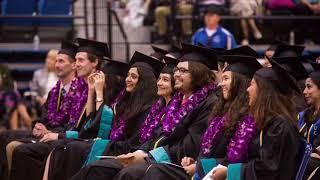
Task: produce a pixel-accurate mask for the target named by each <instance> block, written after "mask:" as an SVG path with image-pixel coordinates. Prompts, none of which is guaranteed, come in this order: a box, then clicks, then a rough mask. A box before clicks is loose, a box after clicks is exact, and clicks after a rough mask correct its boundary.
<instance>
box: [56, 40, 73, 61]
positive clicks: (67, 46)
mask: <svg viewBox="0 0 320 180" xmlns="http://www.w3.org/2000/svg"><path fill="white" fill-rule="evenodd" d="M77 50H78V46H77V45H76V44H73V43H71V42H69V41H66V40H62V42H61V49H60V51H59V52H58V54H66V55H68V56H70V57H71V58H73V59H74V58H75V56H76V54H77Z"/></svg>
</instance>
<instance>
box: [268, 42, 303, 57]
mask: <svg viewBox="0 0 320 180" xmlns="http://www.w3.org/2000/svg"><path fill="white" fill-rule="evenodd" d="M304 48H305V47H304V46H291V45H286V44H282V45H279V46H277V48H276V50H275V51H274V55H273V57H300V56H301V55H302V52H303V50H304Z"/></svg>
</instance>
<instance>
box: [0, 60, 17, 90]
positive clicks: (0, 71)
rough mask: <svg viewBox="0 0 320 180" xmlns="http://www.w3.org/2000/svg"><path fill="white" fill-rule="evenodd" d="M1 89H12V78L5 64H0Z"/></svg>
mask: <svg viewBox="0 0 320 180" xmlns="http://www.w3.org/2000/svg"><path fill="white" fill-rule="evenodd" d="M0 76H1V77H0V78H1V85H0V90H1V91H12V90H13V89H14V85H13V79H12V77H11V74H10V71H9V69H8V67H7V66H5V65H2V64H0Z"/></svg>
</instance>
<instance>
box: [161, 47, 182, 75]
mask: <svg viewBox="0 0 320 180" xmlns="http://www.w3.org/2000/svg"><path fill="white" fill-rule="evenodd" d="M181 56H182V54H181V53H179V52H176V53H169V54H167V55H165V56H164V57H163V59H164V62H165V66H164V67H163V69H162V71H161V72H162V73H172V74H173V69H174V68H175V67H176V66H177V64H178V63H179V58H180V57H181Z"/></svg>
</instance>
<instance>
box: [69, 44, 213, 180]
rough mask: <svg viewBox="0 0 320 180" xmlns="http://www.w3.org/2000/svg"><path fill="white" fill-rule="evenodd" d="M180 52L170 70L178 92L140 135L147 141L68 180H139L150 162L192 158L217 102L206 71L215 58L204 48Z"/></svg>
mask: <svg viewBox="0 0 320 180" xmlns="http://www.w3.org/2000/svg"><path fill="white" fill-rule="evenodd" d="M182 49H183V51H185V54H184V55H183V56H182V57H181V58H180V59H179V60H180V62H179V64H178V65H177V67H176V68H175V71H174V72H175V73H174V79H175V86H174V88H175V89H176V90H177V91H178V92H177V93H176V94H175V95H174V96H173V98H172V99H171V102H170V103H169V105H168V110H167V111H166V112H165V115H164V117H163V119H162V121H161V124H160V126H156V127H155V125H153V127H155V128H154V130H153V131H152V133H150V134H148V133H142V134H146V135H144V136H146V137H147V138H146V139H145V140H143V141H142V142H143V144H142V145H141V146H140V147H137V148H136V151H134V152H132V153H128V154H126V155H121V156H118V159H106V160H100V161H96V162H94V163H92V164H91V165H89V166H86V167H84V168H82V169H81V171H80V172H78V173H77V174H76V175H75V176H73V177H72V179H108V178H109V179H112V178H115V179H131V178H133V179H141V178H142V176H143V174H144V172H145V171H146V169H147V168H148V166H149V165H150V164H151V162H156V161H157V162H163V161H166V162H172V163H177V161H179V159H181V158H182V157H184V156H190V157H194V158H196V156H197V155H198V153H199V149H200V148H199V147H200V142H201V140H200V139H201V134H202V133H203V132H204V130H205V129H206V127H207V119H208V116H209V114H210V112H211V108H212V107H213V105H214V103H215V102H216V100H217V96H216V90H217V88H216V85H215V84H214V76H213V73H212V72H211V71H210V69H217V62H216V59H217V58H216V56H215V54H211V53H210V52H212V51H211V50H208V49H206V48H201V47H198V46H193V45H188V44H184V45H183V47H182ZM210 58H212V59H210ZM153 123H154V124H158V122H157V121H154V122H153ZM151 127H152V126H151ZM145 132H147V131H145ZM196 147H198V148H196ZM195 148H196V149H195Z"/></svg>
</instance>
